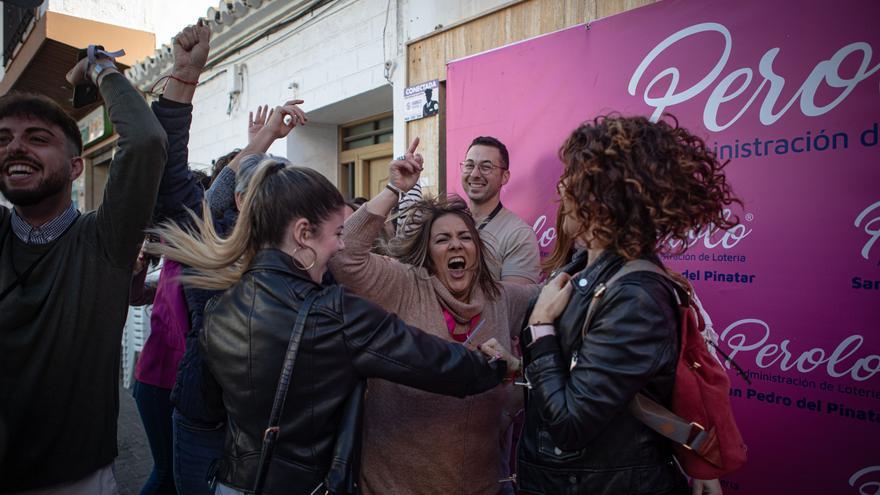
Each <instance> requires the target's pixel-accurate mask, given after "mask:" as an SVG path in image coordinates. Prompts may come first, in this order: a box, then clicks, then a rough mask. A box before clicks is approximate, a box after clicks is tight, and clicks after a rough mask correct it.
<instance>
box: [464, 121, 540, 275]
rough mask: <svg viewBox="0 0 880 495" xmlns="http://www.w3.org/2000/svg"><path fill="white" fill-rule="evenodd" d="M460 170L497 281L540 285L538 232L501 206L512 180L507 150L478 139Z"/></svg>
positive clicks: (491, 139)
mask: <svg viewBox="0 0 880 495" xmlns="http://www.w3.org/2000/svg"><path fill="white" fill-rule="evenodd" d="M460 167H461V185H462V187H463V188H464V192H465V194H467V197H468V203H469V205H470V209H471V213H473V215H474V220H476V222H477V228H478V229H479V230H480V238H481V239H482V240H483V243H484V244H485V245H486V246H487V247H488V249H489V250H490V251H491V253H492V255H493V256H494V257H495V260H496V261H497V264H496V265H495V266H492V269H493V272H494V275H495V277H496V278H497V279H499V280H502V281H504V282H514V283H520V284H535V283H538V280H539V278H540V272H541V267H540V255H539V253H538V240H537V238H536V237H535V232H534V231H533V230H532V229H531V228H530V227H529V226H528V225H527V224H526V223H525V222H523V221H522V219H520V218H519V217H518V216H516V214H515V213H513V212H512V211H510V210H508V209H507V208H505V207H504V206H503V205H502V203H501V187H502V186H504V185H505V184H507V182H508V181H509V180H510V156H509V154H508V152H507V147H506V146H504V143H502V142H501V141H499V140H498V139H496V138H494V137H491V136H480V137H477V138H476V139H474V140H473V141H472V142H471V144H470V146H469V147H468V151H467V156H466V157H465V159H464V161H462V162H461V164H460ZM490 266H491V265H490Z"/></svg>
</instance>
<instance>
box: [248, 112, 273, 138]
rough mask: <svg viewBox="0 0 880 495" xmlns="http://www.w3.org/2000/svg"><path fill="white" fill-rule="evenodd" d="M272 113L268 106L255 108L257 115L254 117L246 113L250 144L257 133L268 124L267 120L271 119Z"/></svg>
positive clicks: (250, 113) (251, 113) (252, 113)
mask: <svg viewBox="0 0 880 495" xmlns="http://www.w3.org/2000/svg"><path fill="white" fill-rule="evenodd" d="M273 113H274V110H273V109H270V108H269V105H260V106H258V107H257V115H256V117H254V112H248V142H249V143H250V142H252V141H253V140H254V138H255V137H257V133H258V132H260V130H261V129H262V128H263V127H264V126H265V125H266V123H267V122H269V118H270V117H272V114H273Z"/></svg>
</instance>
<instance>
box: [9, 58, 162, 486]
mask: <svg viewBox="0 0 880 495" xmlns="http://www.w3.org/2000/svg"><path fill="white" fill-rule="evenodd" d="M67 79H68V81H69V82H70V83H71V84H83V83H94V84H97V86H98V87H99V89H100V92H101V95H102V96H103V98H104V101H105V103H106V105H107V109H108V112H109V115H110V120H111V122H112V123H113V126H114V127H115V129H116V132H117V133H118V135H119V140H118V142H117V147H118V149H117V151H116V154H115V156H114V158H113V161H112V163H111V165H110V171H109V178H108V180H107V186H106V189H105V191H104V199H103V203H102V204H101V206H100V207H99V208H98V209H97V211H93V212H89V213H85V214H80V212H79V211H77V210H76V209H75V208H74V207H73V205H72V202H71V187H72V183H73V181H74V180H75V179H76V178H77V177H78V176H79V175H80V174H81V173H82V171H83V159H82V157H81V156H80V155H81V154H82V138H81V137H80V133H79V129H78V128H77V124H76V122H75V121H74V120H73V119H72V118H71V117H70V116H68V115H67V114H65V113H64V111H63V110H62V109H61V107H59V106H58V105H57V104H55V103H54V102H53V101H52V100H50V99H48V98H45V97H42V96H37V95H32V94H20V93H19V94H10V95H6V96H4V97H2V98H0V190H2V192H3V194H4V195H5V196H6V198H7V199H8V200H9V201H10V202H11V203H12V204H13V205H14V208H13V209H12V210H9V209H7V208H0V418H3V420H4V422H5V429H6V438H5V444H6V445H5V447H6V456H5V457H4V458H3V459H2V460H0V493H18V492H24V491H27V492H28V494H32V493H38V494H40V495H43V494H61V493H63V494H65V495H68V494H77V495H78V494H90V495H91V494H105V493H117V488H116V481H115V477H114V474H113V471H112V463H113V459H114V458H115V457H116V453H117V451H116V419H117V415H118V409H119V397H118V379H119V345H120V340H121V336H122V328H123V325H124V323H125V316H126V312H127V309H128V291H129V284H130V281H131V274H132V269H133V266H134V262H135V259H136V257H137V254H138V251H139V248H140V245H141V241H142V240H143V229H144V228H145V227H146V226H147V224H148V222H149V220H150V217H151V214H152V211H153V205H154V203H155V201H156V192H157V190H158V186H159V180H160V178H161V175H162V169H163V167H164V165H165V155H166V151H165V150H166V138H165V133H164V132H163V130H162V128H161V127H160V126H159V123H158V122H157V120H156V118H155V117H154V115H153V113H152V112H151V111H150V109H149V108H148V107H147V105H146V103H145V102H144V99H143V98H142V97H141V95H140V94H139V93H138V92H137V91H136V90H135V89H134V88H133V87H132V86H131V84H129V83H128V81H127V80H126V79H125V77H123V76H122V74H120V73H119V72H118V71H117V70H116V67H115V65H114V63H113V60H112V59H110V58H109V57H106V56H103V55H99V56H98V57H97V58H93V59H92V60H91V62H90V61H89V59H88V58H86V59H83V60H82V61H80V62H79V63H78V64H77V65H76V66H75V67H74V68H73V69H72V70H71V71H70V72H69V73H68V75H67Z"/></svg>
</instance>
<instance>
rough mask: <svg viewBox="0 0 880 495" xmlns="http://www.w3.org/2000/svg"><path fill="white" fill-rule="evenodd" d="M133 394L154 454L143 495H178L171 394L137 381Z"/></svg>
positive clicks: (142, 489) (168, 391) (142, 490)
mask: <svg viewBox="0 0 880 495" xmlns="http://www.w3.org/2000/svg"><path fill="white" fill-rule="evenodd" d="M133 394H134V400H135V403H136V404H137V408H138V413H140V415H141V421H142V422H143V423H144V431H145V432H146V434H147V440H148V441H149V442H150V452H152V454H153V472H152V473H150V477H149V478H148V479H147V482H146V483H145V484H144V487H143V488H141V495H177V490H176V489H175V488H174V474H173V472H172V469H171V439H172V434H171V411H172V409H173V408H172V407H171V402H170V401H169V399H168V397H169V395H170V394H171V390H169V389H164V388H159V387H154V386H152V385H147V384H146V383H141V382H139V381H135V382H134V391H133Z"/></svg>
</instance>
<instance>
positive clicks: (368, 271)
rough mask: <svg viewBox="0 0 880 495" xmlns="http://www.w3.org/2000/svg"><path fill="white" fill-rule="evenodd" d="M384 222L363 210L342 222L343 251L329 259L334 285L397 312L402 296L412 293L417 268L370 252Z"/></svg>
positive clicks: (379, 217) (377, 216) (381, 218)
mask: <svg viewBox="0 0 880 495" xmlns="http://www.w3.org/2000/svg"><path fill="white" fill-rule="evenodd" d="M384 223H385V219H384V218H383V217H381V216H379V215H374V214H372V213H370V212H369V211H367V209H366V208H364V207H362V208H360V209H359V210H358V211H356V212H355V213H354V214H353V215H352V216H350V217H349V218H348V220H346V222H345V233H344V234H343V237H342V239H343V241H344V242H345V249H343V250H342V251H339V252H338V253H336V255H335V256H333V258H331V259H330V271H331V273H333V277H334V278H336V281H337V282H338V283H340V284H342V285H344V286H345V287H346V288H347V289H348V290H350V291H352V292H354V293H355V294H357V295H359V296H361V297H363V298H366V299H369V300H371V301H373V302H374V303H376V304H378V305H379V306H382V307H383V308H385V309H386V310H387V311H392V312H397V311H399V308H400V306H401V302H402V300H403V299H404V295H405V294H407V293H408V292H409V291H412V290H415V285H416V281H415V275H416V268H415V267H412V266H409V265H406V264H403V263H401V262H399V261H397V260H395V259H393V258H389V257H387V256H380V255H378V254H374V253H372V252H370V249H372V247H373V241H374V240H376V238H377V237H378V236H379V232H380V231H381V230H382V228H383V226H384Z"/></svg>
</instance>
